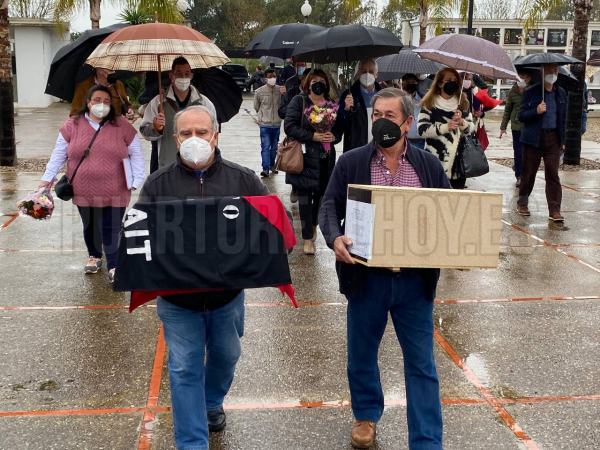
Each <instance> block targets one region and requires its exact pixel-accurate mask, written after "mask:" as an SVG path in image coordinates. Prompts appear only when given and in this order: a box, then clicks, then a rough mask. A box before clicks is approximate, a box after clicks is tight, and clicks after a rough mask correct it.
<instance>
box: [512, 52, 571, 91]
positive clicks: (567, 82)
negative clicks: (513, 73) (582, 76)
mask: <svg viewBox="0 0 600 450" xmlns="http://www.w3.org/2000/svg"><path fill="white" fill-rule="evenodd" d="M521 58H522V57H519V58H517V59H515V67H516V68H517V70H519V69H527V70H528V71H529V72H530V73H531V75H532V76H533V80H534V81H533V82H534V83H540V82H541V76H542V72H541V66H528V65H524V64H521V62H520V60H521ZM557 83H558V85H559V86H561V87H563V88H565V89H566V90H568V91H571V90H574V89H577V86H578V81H577V77H576V76H575V75H573V73H571V71H570V70H569V69H567V68H566V67H564V66H560V67H559V68H558V80H557Z"/></svg>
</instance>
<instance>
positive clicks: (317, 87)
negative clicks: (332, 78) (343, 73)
mask: <svg viewBox="0 0 600 450" xmlns="http://www.w3.org/2000/svg"><path fill="white" fill-rule="evenodd" d="M310 90H311V91H312V92H313V94H315V95H323V94H324V93H325V92H327V85H326V84H325V83H323V82H322V81H317V82H316V83H313V84H311V85H310Z"/></svg>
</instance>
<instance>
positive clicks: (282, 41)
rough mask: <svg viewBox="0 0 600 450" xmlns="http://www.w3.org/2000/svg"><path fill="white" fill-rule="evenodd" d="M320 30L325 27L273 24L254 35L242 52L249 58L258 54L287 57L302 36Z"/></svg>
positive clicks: (303, 24)
mask: <svg viewBox="0 0 600 450" xmlns="http://www.w3.org/2000/svg"><path fill="white" fill-rule="evenodd" d="M322 30H325V27H322V26H319V25H312V24H309V23H284V24H281V25H273V26H270V27H267V28H265V29H264V30H263V31H261V32H260V33H258V34H257V35H256V36H254V38H252V40H251V41H250V43H249V44H248V45H247V46H246V48H245V50H244V53H246V55H247V56H249V57H251V58H258V57H260V56H276V57H277V58H282V59H285V58H289V57H290V56H292V53H293V52H294V49H295V48H296V45H298V42H300V40H301V39H302V38H303V37H304V36H306V35H308V34H311V33H316V32H317V31H322Z"/></svg>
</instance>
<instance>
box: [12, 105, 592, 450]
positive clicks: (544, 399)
mask: <svg viewBox="0 0 600 450" xmlns="http://www.w3.org/2000/svg"><path fill="white" fill-rule="evenodd" d="M250 106H251V103H250V102H249V99H247V100H246V101H245V103H244V104H243V108H249V107H250ZM67 112H68V109H67V107H66V105H60V104H58V105H53V106H52V107H51V108H48V109H45V110H20V111H19V115H18V117H17V140H18V141H19V144H18V153H19V157H21V158H41V157H47V156H48V154H49V152H50V151H51V148H52V145H53V143H54V141H55V139H56V132H57V127H58V126H59V125H60V123H61V122H62V120H63V118H64V117H65V116H66V114H67ZM487 126H488V130H489V131H490V137H491V139H490V140H491V147H490V149H489V150H488V152H489V153H488V156H489V157H490V158H494V157H497V158H506V157H510V156H511V155H512V149H511V143H510V139H509V138H507V137H504V138H503V139H502V140H501V141H499V140H498V139H496V137H495V136H497V128H498V123H497V122H494V121H493V120H489V121H488V124H487ZM220 142H221V149H222V151H223V153H224V156H225V157H226V158H228V159H231V160H233V161H236V162H239V163H241V164H243V165H246V166H248V167H250V168H252V169H253V170H255V171H257V172H258V171H260V153H259V137H258V128H257V126H256V125H255V124H254V122H253V121H252V119H251V117H250V116H249V115H248V114H247V112H245V111H244V109H242V112H241V113H240V114H239V115H238V116H236V117H235V118H234V119H233V120H232V121H231V122H230V123H227V124H225V125H224V126H223V134H222V136H221V139H220ZM583 148H584V150H583V153H582V156H583V157H586V158H589V159H595V160H600V146H599V145H598V144H594V143H591V142H585V143H584V147H583ZM145 150H146V156H147V159H148V158H149V145H145ZM599 172H600V171H581V172H568V173H566V172H563V173H561V180H562V183H563V185H564V189H563V213H564V216H565V218H566V222H565V224H564V226H553V225H551V224H549V223H548V221H547V209H546V201H545V196H544V177H543V173H542V172H540V173H539V174H538V180H537V182H536V187H535V190H534V193H533V195H532V198H531V204H530V208H531V210H532V215H531V217H529V218H523V217H520V216H518V215H516V214H514V213H513V212H512V210H513V209H514V206H515V202H516V197H515V194H516V191H515V189H514V176H513V174H512V171H511V170H510V169H509V168H506V167H503V166H500V165H498V164H495V163H493V162H492V163H491V172H490V173H489V174H487V175H485V176H483V177H481V178H479V179H476V180H470V181H469V182H468V186H469V188H472V189H478V190H486V191H492V192H501V193H503V194H504V212H503V223H504V227H503V234H502V245H501V256H500V263H499V266H498V268H497V269H494V270H469V271H458V270H446V271H443V273H442V277H441V279H440V283H439V287H438V292H437V294H438V298H437V300H436V302H437V305H436V309H435V324H436V334H435V339H436V349H435V353H436V359H437V364H438V371H439V375H440V382H441V390H442V398H443V405H444V406H443V412H444V420H445V430H444V439H445V448H446V449H452V450H463V449H494V450H495V449H498V450H504V449H511V448H514V449H521V448H529V449H543V450H551V449H576V450H581V449H597V448H598V446H599V444H598V443H599V442H600V365H599V364H598V361H599V360H600V327H599V326H598V323H599V321H600V227H599V226H598V224H599V223H600V173H599ZM39 177H40V174H39V173H26V172H19V173H18V174H15V173H0V342H1V343H2V345H1V346H0V449H3V450H4V449H7V450H8V449H10V450H13V449H61V450H62V449H161V450H162V449H164V450H167V449H173V448H174V444H173V438H172V432H171V426H172V422H171V415H170V410H169V407H170V399H169V386H168V374H167V371H166V358H165V354H166V348H165V343H164V339H163V337H162V332H161V330H160V325H159V321H158V319H157V317H156V311H155V306H154V304H149V305H148V306H145V307H142V308H140V309H138V310H136V311H135V312H134V313H132V314H130V313H128V312H127V310H126V306H127V303H128V298H127V295H126V294H122V293H114V292H112V290H111V288H110V286H109V284H108V280H107V275H106V272H105V271H101V272H100V273H99V274H96V275H92V276H86V275H84V274H83V271H82V266H83V263H84V261H85V257H86V254H85V250H84V249H85V246H84V243H83V238H82V232H81V225H80V221H79V217H78V215H77V212H76V210H75V209H74V208H73V207H72V205H71V204H70V203H67V204H65V203H63V202H60V201H57V209H56V211H55V213H54V216H53V217H52V219H51V220H50V221H47V222H35V221H34V220H32V219H29V218H27V217H16V216H15V203H16V202H17V200H19V199H20V198H21V197H23V196H24V195H25V194H26V193H27V192H28V191H30V190H32V189H34V188H35V186H36V185H37V180H38V179H39ZM265 183H266V184H267V185H268V187H269V188H270V189H271V190H272V191H273V192H275V193H277V194H279V195H280V196H281V198H282V199H283V201H284V203H285V204H286V206H288V207H289V208H291V210H292V212H293V214H294V216H295V219H296V223H295V226H296V231H297V234H298V235H299V230H298V226H299V220H298V208H297V204H295V205H291V204H290V203H289V186H288V185H286V184H285V183H284V176H283V174H281V175H276V176H272V177H271V178H269V179H267V180H266V181H265ZM333 264H334V257H333V254H332V252H331V251H330V250H329V249H328V248H327V247H326V246H325V243H324V241H323V239H322V237H319V238H318V240H317V253H316V255H315V256H314V257H310V256H305V255H303V254H302V253H301V251H300V250H299V249H298V250H297V251H295V252H294V253H293V254H292V255H291V257H290V266H291V269H292V277H293V280H294V283H295V286H296V289H297V295H298V298H299V300H300V304H301V308H300V309H298V310H293V309H292V308H290V306H289V303H288V302H287V301H285V300H282V298H281V296H280V294H279V292H278V291H277V290H275V289H257V290H250V291H247V296H246V304H247V310H246V329H245V336H244V338H243V354H242V358H241V360H240V362H239V364H238V368H237V372H236V378H235V380H234V383H233V386H232V388H231V391H230V394H229V395H228V397H227V398H226V404H225V409H226V411H227V414H228V425H227V428H226V429H225V431H224V432H223V433H219V434H214V435H213V436H212V437H211V449H221V450H233V449H240V450H242V449H243V450H245V449H268V450H271V449H272V450H275V449H277V450H279V449H323V450H326V449H349V448H350V445H349V431H350V427H351V424H352V412H351V409H350V407H349V392H348V386H347V381H346V374H345V360H346V336H345V314H346V300H345V298H344V297H343V296H342V295H340V294H339V293H338V291H337V278H336V275H335V270H334V266H333ZM401 358H402V355H401V351H400V348H399V346H398V343H397V340H396V338H395V335H394V332H393V329H392V328H391V327H390V328H389V329H388V330H387V332H386V334H385V337H384V340H383V343H382V347H381V351H380V367H381V371H382V383H383V386H384V389H385V392H386V402H387V407H386V411H385V413H384V416H383V419H382V421H381V422H380V424H379V428H378V444H377V446H376V447H375V448H377V449H381V450H383V449H386V450H390V449H404V448H407V429H406V419H405V415H406V398H405V393H404V377H403V370H402V359H401Z"/></svg>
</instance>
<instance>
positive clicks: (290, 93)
mask: <svg viewBox="0 0 600 450" xmlns="http://www.w3.org/2000/svg"><path fill="white" fill-rule="evenodd" d="M301 93H302V91H301V90H300V78H299V77H298V75H294V76H293V77H291V78H290V79H289V80H287V81H286V82H285V94H283V97H282V98H281V104H280V105H279V110H278V111H277V113H278V114H279V118H280V119H281V120H285V114H286V112H287V107H288V105H289V104H290V102H291V101H292V99H293V98H294V97H295V96H296V95H298V94H301Z"/></svg>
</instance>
